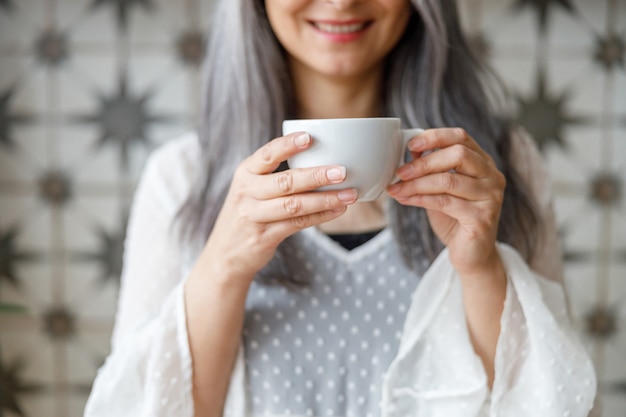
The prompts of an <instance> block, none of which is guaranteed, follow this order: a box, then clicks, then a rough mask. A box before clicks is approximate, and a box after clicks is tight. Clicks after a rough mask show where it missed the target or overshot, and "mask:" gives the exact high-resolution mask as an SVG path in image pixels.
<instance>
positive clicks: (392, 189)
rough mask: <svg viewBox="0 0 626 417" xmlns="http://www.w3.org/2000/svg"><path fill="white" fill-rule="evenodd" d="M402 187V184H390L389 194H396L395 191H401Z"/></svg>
mask: <svg viewBox="0 0 626 417" xmlns="http://www.w3.org/2000/svg"><path fill="white" fill-rule="evenodd" d="M401 187H402V186H401V185H400V184H393V185H390V186H389V187H387V192H389V194H395V193H397V192H398V191H400V188H401Z"/></svg>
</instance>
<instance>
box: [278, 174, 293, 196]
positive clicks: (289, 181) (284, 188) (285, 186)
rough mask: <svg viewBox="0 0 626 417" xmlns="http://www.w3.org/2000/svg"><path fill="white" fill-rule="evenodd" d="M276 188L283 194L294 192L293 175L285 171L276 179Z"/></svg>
mask: <svg viewBox="0 0 626 417" xmlns="http://www.w3.org/2000/svg"><path fill="white" fill-rule="evenodd" d="M276 187H277V188H278V191H279V192H281V193H283V194H289V193H291V192H293V175H292V173H291V172H289V171H285V172H283V173H281V174H279V175H278V176H277V177H276Z"/></svg>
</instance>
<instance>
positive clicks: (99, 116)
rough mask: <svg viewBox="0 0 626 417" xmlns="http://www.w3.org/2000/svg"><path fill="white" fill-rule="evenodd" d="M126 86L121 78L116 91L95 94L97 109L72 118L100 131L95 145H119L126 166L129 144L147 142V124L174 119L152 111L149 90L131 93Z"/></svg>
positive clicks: (124, 80)
mask: <svg viewBox="0 0 626 417" xmlns="http://www.w3.org/2000/svg"><path fill="white" fill-rule="evenodd" d="M127 85H128V82H127V80H126V78H125V77H122V78H121V79H120V81H119V83H118V89H117V92H115V93H113V94H111V95H104V94H101V95H100V96H99V97H98V101H99V103H98V104H99V109H98V110H97V112H96V113H95V114H92V115H87V116H77V117H74V120H75V121H77V122H83V123H84V122H87V123H93V124H96V125H97V126H98V128H99V130H100V138H99V140H98V144H99V145H100V146H104V145H107V144H109V143H112V144H115V145H116V146H118V148H119V152H120V160H121V162H122V166H123V167H125V168H127V167H128V157H129V155H128V154H129V151H130V148H131V147H132V146H134V145H139V144H141V145H144V146H147V145H150V139H149V138H148V132H147V129H148V127H149V126H150V125H151V124H153V123H167V122H170V121H172V120H173V119H174V118H173V117H171V116H164V115H158V114H152V113H151V111H150V110H149V100H150V98H151V94H152V92H151V91H148V92H146V93H144V94H141V95H133V94H131V93H130V92H129V91H128V90H129V89H128V86H127Z"/></svg>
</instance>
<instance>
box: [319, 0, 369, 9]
mask: <svg viewBox="0 0 626 417" xmlns="http://www.w3.org/2000/svg"><path fill="white" fill-rule="evenodd" d="M360 1H361V0H327V3H329V4H330V5H331V6H333V7H335V8H336V9H340V10H341V9H347V8H349V7H351V6H353V5H354V4H355V3H358V2H360Z"/></svg>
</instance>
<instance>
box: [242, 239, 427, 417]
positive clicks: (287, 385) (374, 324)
mask: <svg viewBox="0 0 626 417" xmlns="http://www.w3.org/2000/svg"><path fill="white" fill-rule="evenodd" d="M299 238H300V244H301V247H300V249H299V250H298V251H296V253H295V254H293V255H294V256H296V257H297V258H298V259H299V260H302V264H303V265H305V266H306V268H307V269H308V271H309V273H310V274H311V277H312V283H311V284H310V285H309V286H308V287H305V288H301V289H297V290H293V291H291V290H290V291H286V290H285V289H284V288H283V287H281V286H267V285H264V284H261V283H257V282H254V283H253V285H252V287H251V289H250V291H249V295H248V299H247V302H246V318H245V323H244V347H245V360H246V372H247V377H248V381H249V393H250V398H251V399H252V401H251V404H250V405H251V407H252V410H251V411H252V414H256V415H260V414H279V415H284V416H288V415H298V416H306V415H312V416H331V417H332V416H346V417H350V416H355V417H356V416H367V415H372V416H375V415H379V414H380V409H379V402H380V399H381V385H382V379H383V375H384V373H385V371H386V370H387V368H388V366H389V364H390V363H391V361H392V360H393V358H394V356H395V354H396V352H397V349H398V346H399V343H400V340H399V338H398V335H399V334H401V331H402V325H403V323H404V317H405V315H406V312H407V306H408V305H409V304H410V297H411V294H412V289H414V288H415V286H416V285H417V283H418V278H417V277H416V276H415V274H414V273H412V272H411V271H409V270H407V269H406V268H405V267H404V266H403V263H402V261H401V259H400V258H399V255H398V251H397V250H395V248H394V244H393V240H392V239H391V235H390V234H386V235H379V236H378V237H377V238H375V239H374V240H371V241H369V242H367V243H365V244H364V245H362V246H360V247H358V248H356V249H354V250H353V252H355V251H358V252H360V253H359V256H360V258H359V259H358V262H357V261H354V259H347V258H343V259H338V257H337V256H336V252H340V251H341V250H342V249H341V248H332V247H329V246H328V244H329V242H330V239H329V238H327V237H326V236H323V235H321V234H320V235H317V236H315V235H313V236H312V235H310V234H309V235H304V236H299ZM324 239H328V242H321V240H324ZM325 245H326V246H325ZM335 249H336V250H335Z"/></svg>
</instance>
